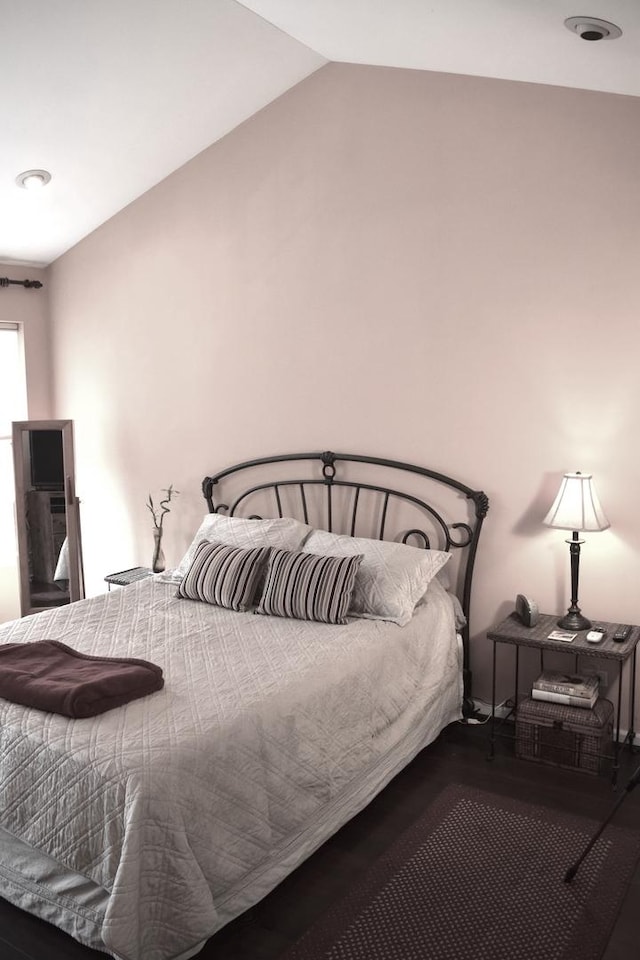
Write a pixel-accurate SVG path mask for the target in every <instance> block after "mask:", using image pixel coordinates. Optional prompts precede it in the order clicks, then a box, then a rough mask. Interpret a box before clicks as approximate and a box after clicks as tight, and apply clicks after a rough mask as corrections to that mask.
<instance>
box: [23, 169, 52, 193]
mask: <svg viewBox="0 0 640 960" xmlns="http://www.w3.org/2000/svg"><path fill="white" fill-rule="evenodd" d="M50 180H51V174H50V173H49V171H48V170H25V171H24V173H19V174H18V176H17V177H16V183H17V184H18V186H19V187H24V189H25V190H38V189H40V187H44V186H46V185H47V184H48V183H49V181H50Z"/></svg>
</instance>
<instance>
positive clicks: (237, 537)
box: [171, 513, 313, 580]
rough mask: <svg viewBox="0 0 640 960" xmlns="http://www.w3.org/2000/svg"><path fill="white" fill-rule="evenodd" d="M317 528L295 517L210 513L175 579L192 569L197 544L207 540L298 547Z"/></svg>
mask: <svg viewBox="0 0 640 960" xmlns="http://www.w3.org/2000/svg"><path fill="white" fill-rule="evenodd" d="M312 529H313V528H312V527H310V526H308V525H307V524H306V523H302V522H301V521H300V520H294V518H293V517H276V518H274V519H270V520H245V519H244V518H243V517H226V516H225V515H224V514H222V513H207V514H206V515H205V518H204V520H203V521H202V523H201V524H200V526H199V527H198V530H197V532H196V535H195V537H194V538H193V540H192V541H191V545H190V546H189V549H188V550H187V552H186V553H185V555H184V557H183V558H182V560H181V561H180V563H179V564H178V566H177V567H176V569H175V570H172V571H171V579H172V580H177V579H179V580H182V578H183V577H185V576H186V574H187V572H188V571H189V569H190V567H191V564H192V562H193V557H194V554H195V552H196V547H197V546H198V544H199V543H201V542H202V541H203V540H207V541H209V542H211V541H215V542H216V543H224V544H226V545H227V546H229V547H242V548H243V549H250V548H251V547H277V548H278V549H280V550H297V549H298V548H299V547H300V545H301V544H302V541H303V540H304V538H305V537H306V536H308V535H309V533H310V532H311V530H312Z"/></svg>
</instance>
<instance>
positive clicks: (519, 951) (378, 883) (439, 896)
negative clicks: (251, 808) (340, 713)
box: [283, 784, 640, 960]
mask: <svg viewBox="0 0 640 960" xmlns="http://www.w3.org/2000/svg"><path fill="white" fill-rule="evenodd" d="M598 826H599V822H597V821H592V820H587V819H584V818H581V817H574V816H571V815H566V814H562V813H558V812H556V811H554V810H550V809H547V808H546V807H542V806H537V805H534V804H527V803H520V802H518V801H516V800H511V799H508V798H504V797H501V796H498V795H496V794H493V793H489V792H486V791H481V790H474V789H472V788H468V787H465V786H461V785H459V784H452V785H450V786H449V787H447V788H446V789H445V790H444V791H443V792H442V793H441V794H440V795H439V796H438V797H437V798H436V800H435V801H434V802H433V803H432V804H431V806H430V807H429V809H428V810H427V811H426V812H425V814H424V815H423V816H422V817H421V818H420V819H419V820H418V821H417V822H416V823H415V824H413V826H411V827H410V828H409V829H408V830H407V832H406V833H405V834H403V836H402V837H401V838H400V839H399V840H398V841H397V842H396V843H395V844H394V846H393V847H392V848H391V850H390V851H389V852H388V853H387V854H385V855H384V856H383V857H382V858H381V859H380V860H378V861H377V862H376V863H375V864H374V865H373V866H372V868H371V870H370V871H369V872H368V873H367V874H366V876H365V877H364V878H363V880H362V881H361V882H360V883H359V884H357V885H356V886H355V887H354V889H353V890H352V891H351V892H350V893H349V894H348V896H346V897H345V898H344V899H343V900H342V901H340V903H339V904H337V905H336V906H335V907H334V908H333V909H331V910H330V911H329V912H328V913H327V914H325V915H324V916H323V917H322V918H321V919H320V920H319V921H318V922H317V923H316V924H315V925H314V926H313V927H312V928H311V929H310V930H309V931H308V933H306V934H305V935H304V936H303V937H302V938H301V940H299V941H298V942H297V943H296V944H295V945H294V946H293V947H292V948H291V949H290V950H288V951H287V952H286V953H285V955H284V958H283V960H600V958H601V956H602V954H603V952H604V949H605V947H606V945H607V941H608V939H609V937H610V935H611V931H612V929H613V926H614V924H615V920H616V917H617V914H618V911H619V909H620V906H621V904H622V901H623V899H624V895H625V892H626V889H627V886H628V884H629V881H630V879H631V876H632V875H633V871H634V868H635V865H636V863H637V861H638V857H639V856H640V834H638V833H636V832H634V831H630V830H626V829H622V828H619V827H617V826H615V824H611V825H609V826H608V827H607V829H606V830H605V831H604V833H603V834H602V836H601V838H600V839H599V840H598V842H597V843H596V844H595V845H594V847H593V849H592V850H591V852H590V853H589V855H588V857H587V858H586V859H585V860H584V861H583V863H582V864H581V866H580V869H579V870H578V873H577V874H576V876H575V878H574V879H573V881H572V882H571V883H565V882H564V878H565V874H566V872H567V869H568V868H569V867H570V866H571V865H572V864H573V863H575V862H576V861H577V859H578V857H579V856H580V855H581V854H582V852H583V851H584V849H585V848H586V845H587V843H588V841H589V840H590V839H591V837H592V836H593V834H594V833H595V831H596V830H597V828H598Z"/></svg>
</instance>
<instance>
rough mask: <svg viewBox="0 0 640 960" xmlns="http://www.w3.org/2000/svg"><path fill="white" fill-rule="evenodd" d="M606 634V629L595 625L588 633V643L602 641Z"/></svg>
mask: <svg viewBox="0 0 640 960" xmlns="http://www.w3.org/2000/svg"><path fill="white" fill-rule="evenodd" d="M604 636H605V631H604V630H598V628H597V627H594V628H593V630H589V632H588V633H587V643H600V641H601V640H602V638H603V637H604Z"/></svg>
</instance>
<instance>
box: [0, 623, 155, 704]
mask: <svg viewBox="0 0 640 960" xmlns="http://www.w3.org/2000/svg"><path fill="white" fill-rule="evenodd" d="M163 686H164V678H163V676H162V669H161V668H160V667H158V666H156V665H155V664H154V663H148V662H147V661H146V660H135V659H133V658H132V657H90V656H89V655H88V654H86V653H78V651H77V650H72V649H71V647H67V646H66V645H65V644H64V643H60V641H59V640H37V641H36V642H35V643H7V644H4V645H3V644H0V697H3V698H4V699H5V700H12V701H13V702H14V703H21V704H23V705H24V706H25V707H37V708H38V710H47V711H49V712H50V713H61V714H63V716H65V717H77V718H80V717H93V716H95V715H96V714H98V713H104V712H105V710H111V709H112V708H113V707H119V706H121V705H122V704H123V703H128V702H129V701H130V700H137V699H138V697H144V696H146V695H147V694H149V693H155V691H156V690H160V689H162V687H163Z"/></svg>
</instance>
